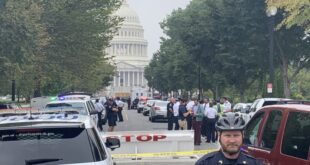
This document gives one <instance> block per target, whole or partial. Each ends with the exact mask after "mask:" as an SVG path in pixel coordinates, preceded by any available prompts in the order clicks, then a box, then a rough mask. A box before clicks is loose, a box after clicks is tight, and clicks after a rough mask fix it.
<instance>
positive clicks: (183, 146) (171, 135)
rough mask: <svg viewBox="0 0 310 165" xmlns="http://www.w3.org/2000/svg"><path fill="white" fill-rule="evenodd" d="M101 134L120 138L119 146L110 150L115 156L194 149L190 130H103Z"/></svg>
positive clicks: (192, 133) (192, 134)
mask: <svg viewBox="0 0 310 165" xmlns="http://www.w3.org/2000/svg"><path fill="white" fill-rule="evenodd" d="M102 136H103V138H107V137H117V138H119V139H120V142H121V147H120V148H118V149H116V150H113V151H111V153H112V155H115V157H116V156H117V154H120V155H121V156H126V155H127V154H142V155H143V154H145V153H158V154H159V155H160V153H177V152H186V151H193V150H194V132H193V131H192V130H179V131H156V132H155V131H124V132H105V133H104V134H102ZM122 154H123V155H122ZM120 155H119V156H120Z"/></svg>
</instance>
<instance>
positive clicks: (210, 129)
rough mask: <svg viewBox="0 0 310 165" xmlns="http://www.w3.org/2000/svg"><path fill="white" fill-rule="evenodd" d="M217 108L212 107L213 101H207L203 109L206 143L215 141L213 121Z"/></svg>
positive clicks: (214, 121) (214, 120)
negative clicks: (205, 120)
mask: <svg viewBox="0 0 310 165" xmlns="http://www.w3.org/2000/svg"><path fill="white" fill-rule="evenodd" d="M216 115H217V110H216V109H214V108H213V103H212V102H210V103H209V107H208V108H207V110H206V111H205V116H206V117H207V123H206V124H207V141H206V142H207V143H210V142H211V141H212V142H213V143H215V139H216V138H215V123H216Z"/></svg>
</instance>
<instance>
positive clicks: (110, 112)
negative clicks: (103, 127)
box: [105, 98, 118, 132]
mask: <svg viewBox="0 0 310 165" xmlns="http://www.w3.org/2000/svg"><path fill="white" fill-rule="evenodd" d="M105 107H106V111H107V119H108V125H109V128H108V131H109V132H113V131H114V127H115V126H116V121H117V111H118V109H117V105H116V103H115V101H114V100H113V99H112V98H109V99H108V101H107V102H106V104H105Z"/></svg>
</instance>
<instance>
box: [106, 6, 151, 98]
mask: <svg viewBox="0 0 310 165" xmlns="http://www.w3.org/2000/svg"><path fill="white" fill-rule="evenodd" d="M115 14H116V15H118V16H120V17H122V18H124V21H123V22H122V23H121V27H120V28H119V30H118V33H117V34H116V35H115V36H114V37H113V39H112V41H111V47H109V48H107V49H106V53H107V54H108V56H109V57H113V61H112V62H113V63H115V65H116V68H117V72H116V74H115V76H114V78H113V81H112V82H111V85H110V86H109V87H107V91H106V93H107V95H109V96H120V97H127V96H131V97H138V96H150V92H149V87H148V86H147V81H146V79H145V78H144V67H145V66H147V65H148V64H149V59H148V56H147V45H148V43H147V41H146V40H145V39H144V30H143V27H142V26H141V25H140V21H139V17H138V15H137V14H136V12H135V11H133V10H132V9H131V8H129V5H128V3H127V2H126V0H124V1H123V4H122V6H121V7H120V9H119V10H118V11H116V13H115Z"/></svg>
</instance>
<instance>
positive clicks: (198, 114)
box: [192, 100, 204, 145]
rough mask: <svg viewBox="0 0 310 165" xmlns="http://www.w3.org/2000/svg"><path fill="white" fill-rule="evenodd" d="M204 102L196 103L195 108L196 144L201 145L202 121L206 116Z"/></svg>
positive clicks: (193, 121) (193, 122)
mask: <svg viewBox="0 0 310 165" xmlns="http://www.w3.org/2000/svg"><path fill="white" fill-rule="evenodd" d="M203 106H204V101H203V100H201V101H200V102H199V103H198V101H196V102H195V105H194V107H193V120H192V124H193V129H194V144H195V145H200V143H201V125H202V119H203V115H204V109H203V108H204V107H203Z"/></svg>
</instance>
